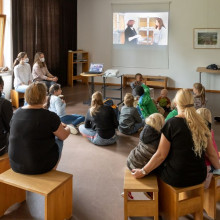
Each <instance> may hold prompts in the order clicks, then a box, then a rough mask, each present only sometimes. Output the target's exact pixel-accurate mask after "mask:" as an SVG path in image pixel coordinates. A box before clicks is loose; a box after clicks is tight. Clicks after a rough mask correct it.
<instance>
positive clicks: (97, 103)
mask: <svg viewBox="0 0 220 220" xmlns="http://www.w3.org/2000/svg"><path fill="white" fill-rule="evenodd" d="M102 105H103V99H102V93H101V92H95V93H93V95H92V101H91V107H90V110H89V111H90V115H91V116H94V115H95V114H96V113H97V112H98V110H99V108H100V107H101V106H102Z"/></svg>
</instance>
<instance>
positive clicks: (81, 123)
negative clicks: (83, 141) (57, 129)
mask: <svg viewBox="0 0 220 220" xmlns="http://www.w3.org/2000/svg"><path fill="white" fill-rule="evenodd" d="M83 124H85V122H84V121H83V122H80V123H79V124H78V125H76V127H77V128H79V126H80V125H83Z"/></svg>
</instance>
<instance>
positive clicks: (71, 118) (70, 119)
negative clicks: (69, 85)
mask: <svg viewBox="0 0 220 220" xmlns="http://www.w3.org/2000/svg"><path fill="white" fill-rule="evenodd" d="M61 94H62V89H61V86H60V85H59V84H57V83H55V84H53V85H52V86H51V87H50V89H49V98H48V99H47V106H46V108H47V109H48V110H50V111H51V112H55V113H56V114H57V115H58V116H59V117H60V120H61V122H63V123H64V124H67V125H68V127H69V128H70V132H71V134H77V133H78V128H77V127H78V126H79V125H80V124H81V123H83V122H84V121H85V117H84V116H83V115H77V114H72V115H67V114H66V102H65V101H64V100H63V99H62V98H61Z"/></svg>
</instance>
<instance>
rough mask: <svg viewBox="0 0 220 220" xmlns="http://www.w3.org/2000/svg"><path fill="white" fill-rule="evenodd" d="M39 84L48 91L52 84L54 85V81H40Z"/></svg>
mask: <svg viewBox="0 0 220 220" xmlns="http://www.w3.org/2000/svg"><path fill="white" fill-rule="evenodd" d="M40 82H42V83H44V84H45V85H46V86H47V89H48V90H49V89H50V87H51V86H52V85H53V84H55V83H56V82H54V81H49V80H42V81H40Z"/></svg>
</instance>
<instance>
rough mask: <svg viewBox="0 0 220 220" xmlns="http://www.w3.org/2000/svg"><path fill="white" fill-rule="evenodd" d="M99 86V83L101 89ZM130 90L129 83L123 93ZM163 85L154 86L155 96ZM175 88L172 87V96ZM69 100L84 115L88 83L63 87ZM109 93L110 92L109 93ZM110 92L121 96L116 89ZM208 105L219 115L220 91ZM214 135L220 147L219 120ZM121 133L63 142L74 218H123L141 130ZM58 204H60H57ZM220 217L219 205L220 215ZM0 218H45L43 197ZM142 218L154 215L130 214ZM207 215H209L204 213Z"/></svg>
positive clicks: (61, 166)
mask: <svg viewBox="0 0 220 220" xmlns="http://www.w3.org/2000/svg"><path fill="white" fill-rule="evenodd" d="M99 89H100V86H96V90H99ZM126 92H130V88H129V87H127V88H126V89H125V90H124V91H123V93H124V94H125V93H126ZM159 92H160V89H155V94H154V96H155V98H157V97H158V96H159ZM175 93H176V91H174V90H173V91H169V95H168V96H169V97H170V99H172V98H173V97H174V95H175ZM63 94H64V96H65V100H66V102H67V113H68V114H71V113H77V114H83V115H85V114H86V112H87V110H88V105H84V104H83V101H85V100H86V99H88V96H89V95H88V87H87V86H85V85H82V84H80V83H77V84H76V85H75V86H74V87H73V88H70V87H66V88H63ZM107 95H108V94H107ZM109 95H110V96H111V95H113V96H116V97H117V96H119V93H118V91H114V92H112V93H111V94H109ZM207 98H208V106H207V107H208V108H210V109H211V111H212V114H213V115H217V114H219V115H220V105H219V104H218V100H219V98H220V93H219V94H217V93H207ZM213 128H214V131H215V139H216V143H217V145H218V146H219V147H220V135H219V134H220V123H216V122H215V123H213ZM118 134H119V140H118V141H117V143H116V144H114V145H112V146H108V147H99V146H95V145H93V144H91V143H89V142H88V141H87V140H86V139H84V138H83V137H82V136H81V135H79V134H78V135H70V136H69V137H68V138H67V140H66V141H65V143H64V149H63V153H62V157H61V161H60V163H59V166H58V170H61V171H64V172H67V173H72V174H73V217H72V218H71V219H72V220H123V219H124V216H123V212H124V209H123V207H124V206H123V198H122V197H121V196H120V194H121V192H122V191H123V175H124V169H125V168H126V159H127V156H128V154H129V152H130V151H131V150H132V149H133V148H134V147H135V146H136V144H137V143H138V137H139V134H135V135H133V136H126V135H123V134H120V133H118ZM57 208H59V207H57ZM218 218H219V219H220V207H218V211H217V219H218ZM1 219H4V220H6V219H19V220H27V219H28V220H29V219H44V199H43V197H41V196H39V195H36V194H32V193H28V196H27V201H26V202H24V203H22V204H21V205H16V206H14V207H12V208H10V210H9V212H8V213H7V215H5V216H4V217H2V218H1ZM131 219H132V220H143V219H146V220H148V219H153V218H150V217H149V218H131ZM188 219H193V218H192V216H185V217H181V218H180V220H188ZM204 219H209V218H208V217H207V215H206V214H205V213H204Z"/></svg>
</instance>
